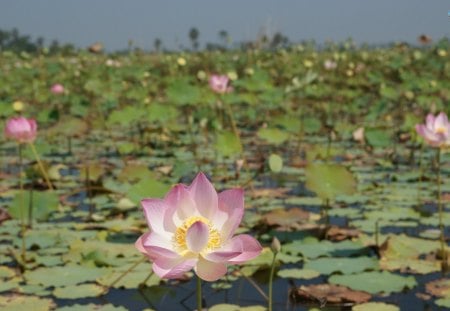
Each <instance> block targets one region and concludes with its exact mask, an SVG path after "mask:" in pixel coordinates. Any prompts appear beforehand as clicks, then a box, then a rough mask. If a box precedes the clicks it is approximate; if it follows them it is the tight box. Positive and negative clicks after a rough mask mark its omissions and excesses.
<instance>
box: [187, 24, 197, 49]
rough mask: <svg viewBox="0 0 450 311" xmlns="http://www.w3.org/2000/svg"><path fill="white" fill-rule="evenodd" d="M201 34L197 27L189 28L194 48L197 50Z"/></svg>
mask: <svg viewBox="0 0 450 311" xmlns="http://www.w3.org/2000/svg"><path fill="white" fill-rule="evenodd" d="M199 36H200V32H199V31H198V29H197V28H195V27H192V28H191V30H189V40H191V44H192V49H193V50H194V51H196V50H197V49H198V46H199V43H198V37H199Z"/></svg>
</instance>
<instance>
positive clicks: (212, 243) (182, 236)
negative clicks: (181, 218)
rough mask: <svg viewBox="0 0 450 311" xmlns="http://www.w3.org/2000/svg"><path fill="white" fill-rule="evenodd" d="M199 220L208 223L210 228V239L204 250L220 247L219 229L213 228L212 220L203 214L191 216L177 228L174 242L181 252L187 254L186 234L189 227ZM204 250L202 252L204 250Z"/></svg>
mask: <svg viewBox="0 0 450 311" xmlns="http://www.w3.org/2000/svg"><path fill="white" fill-rule="evenodd" d="M197 221H201V222H202V223H204V224H206V225H207V226H208V228H209V239H208V243H207V244H206V246H205V248H204V249H203V251H211V250H213V249H215V248H218V247H219V246H220V243H221V239H220V234H219V232H218V231H217V229H215V228H213V226H212V225H211V222H210V221H209V220H208V219H206V218H205V217H202V216H192V217H189V218H188V219H187V220H186V221H185V222H184V223H183V224H182V225H181V226H179V227H178V228H177V230H176V231H175V234H174V237H173V239H174V242H175V247H176V248H177V249H178V250H179V252H180V253H182V254H183V255H185V254H186V253H187V252H188V251H189V250H188V247H187V244H186V234H187V231H188V230H189V228H190V227H191V226H192V225H193V224H194V223H196V222H197ZM203 251H202V252H203Z"/></svg>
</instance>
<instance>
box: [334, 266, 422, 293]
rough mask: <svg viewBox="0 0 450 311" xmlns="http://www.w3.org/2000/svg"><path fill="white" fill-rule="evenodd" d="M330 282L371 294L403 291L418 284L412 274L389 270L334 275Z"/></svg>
mask: <svg viewBox="0 0 450 311" xmlns="http://www.w3.org/2000/svg"><path fill="white" fill-rule="evenodd" d="M329 282H330V283H333V284H339V285H344V286H347V287H350V288H352V289H355V290H362V291H365V292H368V293H371V294H378V293H385V294H390V293H395V292H401V291H402V290H403V289H405V288H413V287H414V286H416V285H417V282H416V280H415V278H414V277H412V276H400V275H396V274H393V273H389V272H387V271H383V272H363V273H359V274H349V275H333V276H331V277H330V278H329Z"/></svg>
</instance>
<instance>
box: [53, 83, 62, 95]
mask: <svg viewBox="0 0 450 311" xmlns="http://www.w3.org/2000/svg"><path fill="white" fill-rule="evenodd" d="M50 91H51V92H52V93H53V94H55V95H59V94H63V93H64V86H63V85H62V84H59V83H56V84H53V85H52V87H51V88H50Z"/></svg>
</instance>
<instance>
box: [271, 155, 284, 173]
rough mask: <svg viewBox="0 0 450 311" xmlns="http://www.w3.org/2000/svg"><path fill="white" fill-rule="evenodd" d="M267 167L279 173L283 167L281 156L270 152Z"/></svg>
mask: <svg viewBox="0 0 450 311" xmlns="http://www.w3.org/2000/svg"><path fill="white" fill-rule="evenodd" d="M269 168H270V170H271V171H272V172H274V173H279V172H281V170H282V169H283V158H282V157H280V156H279V155H278V154H271V155H270V157H269Z"/></svg>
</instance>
